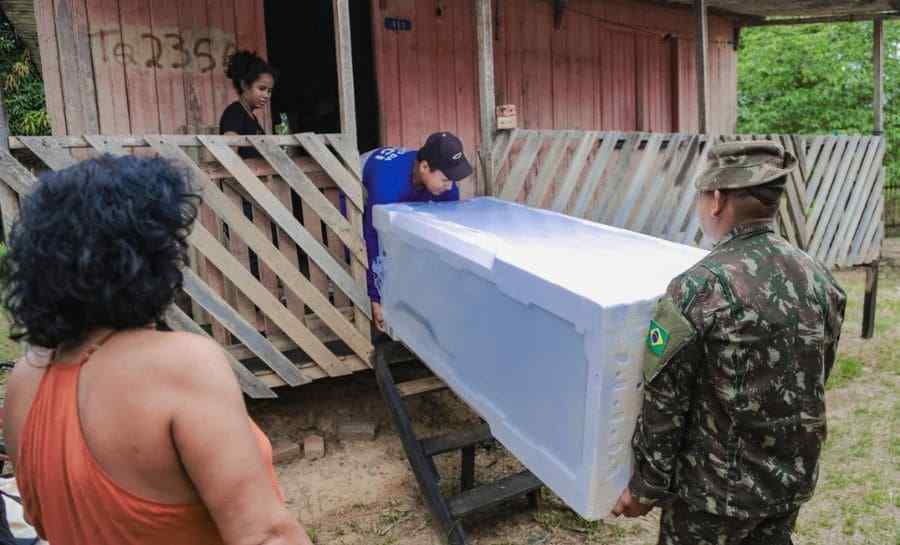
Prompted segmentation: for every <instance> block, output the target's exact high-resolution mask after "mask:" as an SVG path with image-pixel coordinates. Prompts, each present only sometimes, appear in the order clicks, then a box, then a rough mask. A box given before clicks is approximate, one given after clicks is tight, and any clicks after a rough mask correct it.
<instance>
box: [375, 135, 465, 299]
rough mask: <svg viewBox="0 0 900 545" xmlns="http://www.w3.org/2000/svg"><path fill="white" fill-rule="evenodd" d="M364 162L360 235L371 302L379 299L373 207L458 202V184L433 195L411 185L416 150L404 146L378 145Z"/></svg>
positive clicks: (377, 250)
mask: <svg viewBox="0 0 900 545" xmlns="http://www.w3.org/2000/svg"><path fill="white" fill-rule="evenodd" d="M361 160H362V164H363V180H362V181H363V185H364V186H365V187H366V191H367V193H368V198H367V199H366V206H365V208H364V210H363V238H365V240H366V252H367V253H368V257H369V271H368V275H367V278H366V281H367V286H368V290H369V297H370V298H371V299H372V301H373V302H375V303H379V302H381V295H380V294H379V293H378V286H377V285H376V283H375V274H376V270H378V269H380V263H379V261H380V259H379V246H378V232H377V231H376V230H375V227H374V226H373V225H372V207H373V206H376V205H379V204H391V203H399V202H430V201H440V202H448V201H458V200H459V187H457V185H456V182H454V183H453V187H452V188H451V189H450V191H447V192H446V193H443V194H441V195H438V196H435V195H432V194H431V193H430V192H429V191H428V190H427V189H425V188H424V187H416V186H415V185H414V184H413V168H414V167H415V164H416V151H415V150H408V149H404V148H377V149H375V150H372V151H370V152H368V153H366V154H364V155H363V156H362V158H361Z"/></svg>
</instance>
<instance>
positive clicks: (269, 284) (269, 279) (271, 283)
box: [253, 176, 281, 336]
mask: <svg viewBox="0 0 900 545" xmlns="http://www.w3.org/2000/svg"><path fill="white" fill-rule="evenodd" d="M271 178H272V177H271V176H267V177H266V178H265V182H264V183H265V184H266V185H267V186H268V187H269V191H272V194H273V195H274V194H275V192H274V188H273V184H272V182H271ZM279 202H280V199H279ZM253 225H256V227H257V228H259V230H260V231H262V232H263V233H268V234H269V236H270V237H274V236H276V235H275V234H274V233H275V231H273V229H272V227H273V225H272V220H271V219H269V217H268V216H267V215H266V213H265V212H263V210H262V209H261V208H260V207H258V206H256V205H254V206H253ZM257 267H258V269H259V281H260V283H262V285H263V286H265V287H266V289H267V290H269V293H271V294H272V297H274V298H275V299H276V300H278V277H276V276H275V273H274V272H272V269H271V268H269V266H268V265H266V264H265V262H264V261H263V260H261V259H257ZM279 302H280V301H279ZM265 329H266V335H267V336H272V335H279V334H281V332H280V331H279V329H278V325H277V324H275V323H273V322H272V319H271V318H269V317H268V316H266V317H265Z"/></svg>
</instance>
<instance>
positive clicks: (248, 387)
mask: <svg viewBox="0 0 900 545" xmlns="http://www.w3.org/2000/svg"><path fill="white" fill-rule="evenodd" d="M165 321H166V324H168V326H169V327H170V328H172V329H174V330H177V331H188V332H190V333H194V334H196V335H202V336H204V337H208V336H209V334H208V333H207V332H206V331H205V330H204V329H203V328H202V327H200V326H199V325H197V323H196V322H195V321H194V320H192V319H191V317H190V316H188V315H187V314H185V313H184V311H183V310H181V309H180V308H178V306H176V305H172V306H170V307H169V308H168V310H166V314H165ZM223 352H225V357H226V358H227V359H228V364H229V365H230V366H231V369H232V371H234V375H235V377H237V380H238V383H239V384H240V385H241V390H243V392H244V393H245V394H247V395H249V396H250V397H252V398H254V399H274V398H277V397H278V396H277V395H275V392H273V391H272V389H271V388H269V387H268V386H266V384H265V383H264V382H263V381H261V380H260V379H259V378H257V377H256V375H254V374H253V373H251V372H250V370H249V369H247V368H246V367H244V365H243V364H242V363H241V362H239V361H238V360H237V359H236V358H235V357H234V356H233V355H231V353H230V352H228V351H227V350H224V349H223Z"/></svg>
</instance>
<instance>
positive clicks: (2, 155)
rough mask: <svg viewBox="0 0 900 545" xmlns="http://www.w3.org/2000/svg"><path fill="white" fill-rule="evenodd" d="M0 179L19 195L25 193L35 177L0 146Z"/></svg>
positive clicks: (35, 179)
mask: <svg viewBox="0 0 900 545" xmlns="http://www.w3.org/2000/svg"><path fill="white" fill-rule="evenodd" d="M0 181H2V182H3V183H4V184H6V185H7V186H8V187H9V188H10V189H12V190H13V191H15V192H16V193H18V194H19V195H21V196H25V195H27V194H28V193H29V192H30V191H31V187H32V186H33V185H34V184H35V183H37V178H36V177H35V176H34V174H32V173H31V171H30V170H28V169H27V168H25V167H24V166H22V163H20V162H19V161H18V160H16V158H15V157H13V156H12V154H11V153H9V152H8V151H6V150H5V149H2V148H0Z"/></svg>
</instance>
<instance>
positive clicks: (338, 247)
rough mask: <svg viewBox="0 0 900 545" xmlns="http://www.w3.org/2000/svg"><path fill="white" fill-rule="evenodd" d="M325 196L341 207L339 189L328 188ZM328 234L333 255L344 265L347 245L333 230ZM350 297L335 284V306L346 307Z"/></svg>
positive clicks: (334, 204)
mask: <svg viewBox="0 0 900 545" xmlns="http://www.w3.org/2000/svg"><path fill="white" fill-rule="evenodd" d="M325 198H326V199H328V201H329V202H331V204H332V205H333V206H334V207H335V208H338V207H340V202H341V195H340V192H339V191H338V190H337V189H326V190H325ZM327 235H328V249H329V251H331V255H333V256H334V259H335V260H336V261H337V262H338V263H341V264H342V265H343V264H344V263H345V262H346V261H345V259H346V254H345V251H346V250H345V248H346V247H345V246H344V245H343V244H342V243H341V240H340V239H339V238H338V237H337V236H336V235H335V234H334V231H333V230H329V231H328V232H327ZM350 304H351V302H350V298H349V297H347V296H346V295H345V294H344V293H343V292H342V291H341V290H339V289H337V286H335V289H334V306H336V307H339V308H340V307H344V306H347V305H350Z"/></svg>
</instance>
